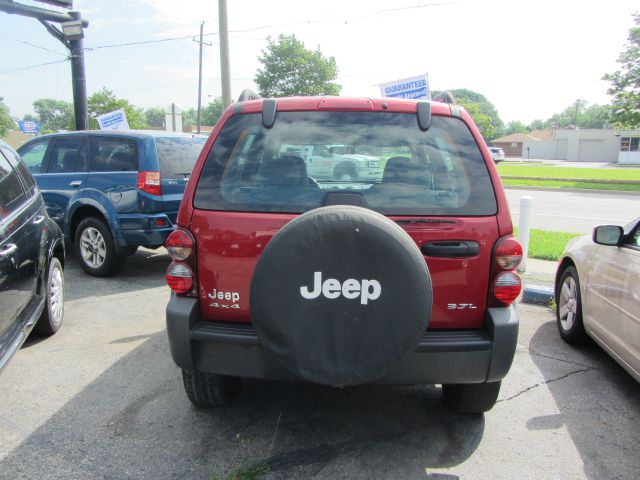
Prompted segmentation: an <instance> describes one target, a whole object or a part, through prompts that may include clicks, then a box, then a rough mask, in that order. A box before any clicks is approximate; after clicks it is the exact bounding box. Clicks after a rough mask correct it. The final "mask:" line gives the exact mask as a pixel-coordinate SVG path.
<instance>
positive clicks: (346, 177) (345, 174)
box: [333, 163, 358, 182]
mask: <svg viewBox="0 0 640 480" xmlns="http://www.w3.org/2000/svg"><path fill="white" fill-rule="evenodd" d="M357 178H358V173H357V172H356V169H355V167H354V166H353V164H351V163H339V164H338V165H336V168H334V169H333V179H334V180H339V181H344V182H351V181H353V180H356V179H357Z"/></svg>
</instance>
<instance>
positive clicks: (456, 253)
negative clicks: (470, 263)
mask: <svg viewBox="0 0 640 480" xmlns="http://www.w3.org/2000/svg"><path fill="white" fill-rule="evenodd" d="M420 250H421V251H422V253H423V254H424V255H427V256H428V257H474V256H476V255H478V253H479V252H480V245H478V242H473V241H466V240H465V241H455V240H454V241H447V240H445V241H442V242H428V243H423V244H422V246H421V247H420Z"/></svg>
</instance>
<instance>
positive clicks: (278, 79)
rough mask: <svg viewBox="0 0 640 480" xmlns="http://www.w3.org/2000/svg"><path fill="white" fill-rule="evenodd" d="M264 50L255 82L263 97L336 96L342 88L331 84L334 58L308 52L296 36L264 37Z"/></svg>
mask: <svg viewBox="0 0 640 480" xmlns="http://www.w3.org/2000/svg"><path fill="white" fill-rule="evenodd" d="M267 42H268V44H267V48H266V50H263V51H262V56H261V57H258V60H259V61H260V63H261V64H262V69H259V70H258V73H257V74H256V76H255V79H254V80H255V82H256V84H257V85H258V87H259V89H260V95H262V96H263V97H284V96H292V95H303V96H309V95H338V94H339V93H340V89H341V86H340V85H338V84H337V83H334V80H335V79H336V78H337V76H338V67H337V65H336V61H335V59H334V58H333V57H329V58H326V57H324V55H322V53H321V52H320V47H318V49H317V50H315V51H313V50H308V49H307V48H305V46H304V43H302V42H301V41H299V40H298V39H296V37H295V35H280V36H279V37H278V41H277V42H276V41H273V39H272V38H271V37H268V38H267Z"/></svg>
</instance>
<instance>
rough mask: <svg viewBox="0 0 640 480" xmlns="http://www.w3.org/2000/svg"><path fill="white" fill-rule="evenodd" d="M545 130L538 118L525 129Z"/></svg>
mask: <svg viewBox="0 0 640 480" xmlns="http://www.w3.org/2000/svg"><path fill="white" fill-rule="evenodd" d="M545 128H547V126H546V125H545V123H544V120H540V119H539V118H538V119H536V120H534V121H533V122H531V123H530V124H529V126H528V127H527V129H528V130H543V129H545Z"/></svg>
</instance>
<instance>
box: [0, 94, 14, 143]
mask: <svg viewBox="0 0 640 480" xmlns="http://www.w3.org/2000/svg"><path fill="white" fill-rule="evenodd" d="M15 128H16V122H14V121H13V119H12V118H11V116H10V115H9V109H8V108H7V107H6V106H5V104H4V103H2V102H0V137H4V136H5V135H6V134H7V132H8V131H9V130H13V129H15Z"/></svg>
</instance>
